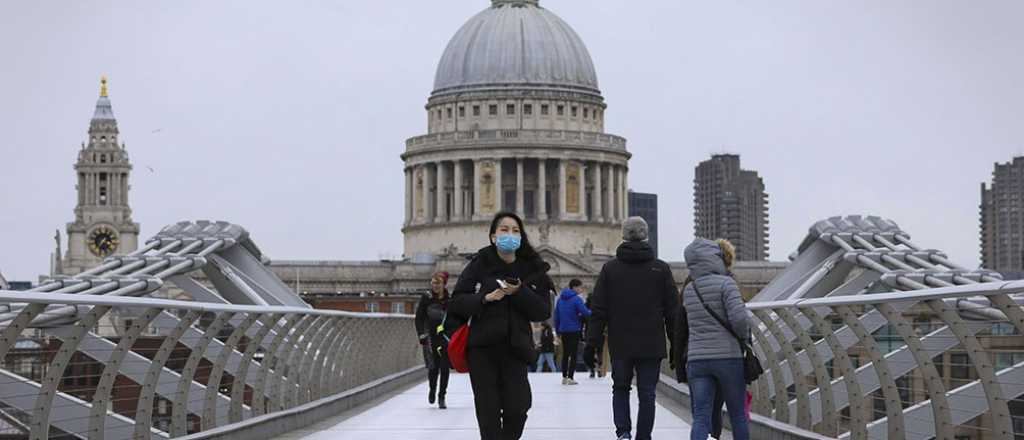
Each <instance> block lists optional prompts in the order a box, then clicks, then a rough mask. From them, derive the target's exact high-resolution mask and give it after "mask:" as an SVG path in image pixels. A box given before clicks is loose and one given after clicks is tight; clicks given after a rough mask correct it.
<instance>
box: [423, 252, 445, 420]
mask: <svg viewBox="0 0 1024 440" xmlns="http://www.w3.org/2000/svg"><path fill="white" fill-rule="evenodd" d="M448 277H449V275H448V272H438V273H435V274H434V275H433V276H432V277H431V278H430V293H426V294H424V295H423V296H422V297H420V302H419V305H418V306H417V307H416V334H418V335H419V339H420V345H422V346H423V359H424V362H425V363H426V366H427V380H428V383H429V384H430V391H429V394H428V395H427V401H428V402H430V404H431V405H433V404H434V402H435V401H436V402H437V407H438V408H440V409H448V405H447V402H445V396H446V395H447V392H448V377H449V374H450V366H449V365H448V353H447V348H448V347H447V345H448V344H447V341H446V340H445V334H444V332H443V330H442V329H440V327H442V323H444V321H445V314H446V313H447V309H448V288H447V287H446V286H447V285H448ZM438 376H440V379H441V387H440V389H438V386H437V385H438V384H437V380H438Z"/></svg>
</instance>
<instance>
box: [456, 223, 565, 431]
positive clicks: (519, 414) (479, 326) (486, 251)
mask: <svg viewBox="0 0 1024 440" xmlns="http://www.w3.org/2000/svg"><path fill="white" fill-rule="evenodd" d="M489 235H490V242H491V244H490V245H489V246H487V247H485V248H483V249H481V250H480V252H478V253H477V254H476V255H475V256H474V257H473V259H472V261H470V263H469V264H468V265H466V268H465V269H463V271H462V274H461V275H460V276H459V281H458V282H457V283H456V284H455V290H454V291H453V292H452V300H451V305H450V306H449V311H450V312H451V313H453V314H457V315H460V316H462V317H464V318H468V319H470V321H469V340H468V343H467V349H466V358H467V360H468V362H469V378H470V382H471V383H472V386H473V399H474V403H475V404H476V419H477V424H478V425H479V426H480V438H481V439H482V440H508V439H518V438H520V437H521V436H522V434H523V428H524V427H525V426H526V417H527V411H528V410H529V409H530V406H531V405H532V395H531V392H530V382H529V380H528V378H527V371H528V365H529V364H531V363H534V362H536V361H537V351H536V349H535V348H534V344H533V330H532V327H531V325H530V323H531V322H540V321H544V320H546V319H548V318H549V317H550V316H551V294H552V293H553V291H554V283H552V282H551V279H550V278H549V277H548V275H547V272H548V270H550V269H551V266H550V265H549V264H547V263H546V262H544V260H543V259H542V258H541V257H540V255H538V254H537V252H536V251H535V250H534V249H533V247H532V246H530V242H529V240H528V239H527V236H526V230H525V229H524V225H523V220H522V219H520V218H519V216H517V215H515V214H512V213H507V212H503V213H499V214H498V215H496V216H495V217H494V220H493V221H492V222H491V228H490V232H489Z"/></svg>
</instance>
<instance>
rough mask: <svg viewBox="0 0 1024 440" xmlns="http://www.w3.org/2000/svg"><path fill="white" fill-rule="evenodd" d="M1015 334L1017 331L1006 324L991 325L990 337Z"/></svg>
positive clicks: (1011, 325)
mask: <svg viewBox="0 0 1024 440" xmlns="http://www.w3.org/2000/svg"><path fill="white" fill-rule="evenodd" d="M1016 333H1017V329H1016V328H1015V327H1014V326H1013V324H1010V323H1008V322H1000V323H996V324H992V336H1011V335H1014V334H1016Z"/></svg>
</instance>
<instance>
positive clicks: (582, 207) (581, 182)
mask: <svg viewBox="0 0 1024 440" xmlns="http://www.w3.org/2000/svg"><path fill="white" fill-rule="evenodd" d="M576 166H577V167H578V169H579V175H578V176H577V177H576V182H577V184H576V185H577V186H578V187H579V193H578V194H579V199H578V200H579V206H578V208H579V218H580V219H581V220H586V219H587V178H586V176H587V166H586V163H585V162H582V161H580V162H577V163H576Z"/></svg>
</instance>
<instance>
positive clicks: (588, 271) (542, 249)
mask: <svg viewBox="0 0 1024 440" xmlns="http://www.w3.org/2000/svg"><path fill="white" fill-rule="evenodd" d="M536 250H537V253H538V254H540V256H541V257H543V258H544V261H546V262H548V264H550V265H551V272H550V274H551V275H559V276H571V275H580V276H587V275H597V273H598V272H600V271H601V268H600V267H594V266H592V265H591V264H589V263H587V262H586V261H584V259H583V257H581V256H579V255H572V254H568V253H565V252H562V251H560V250H558V249H555V248H553V247H551V246H546V245H540V246H537V247H536Z"/></svg>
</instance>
